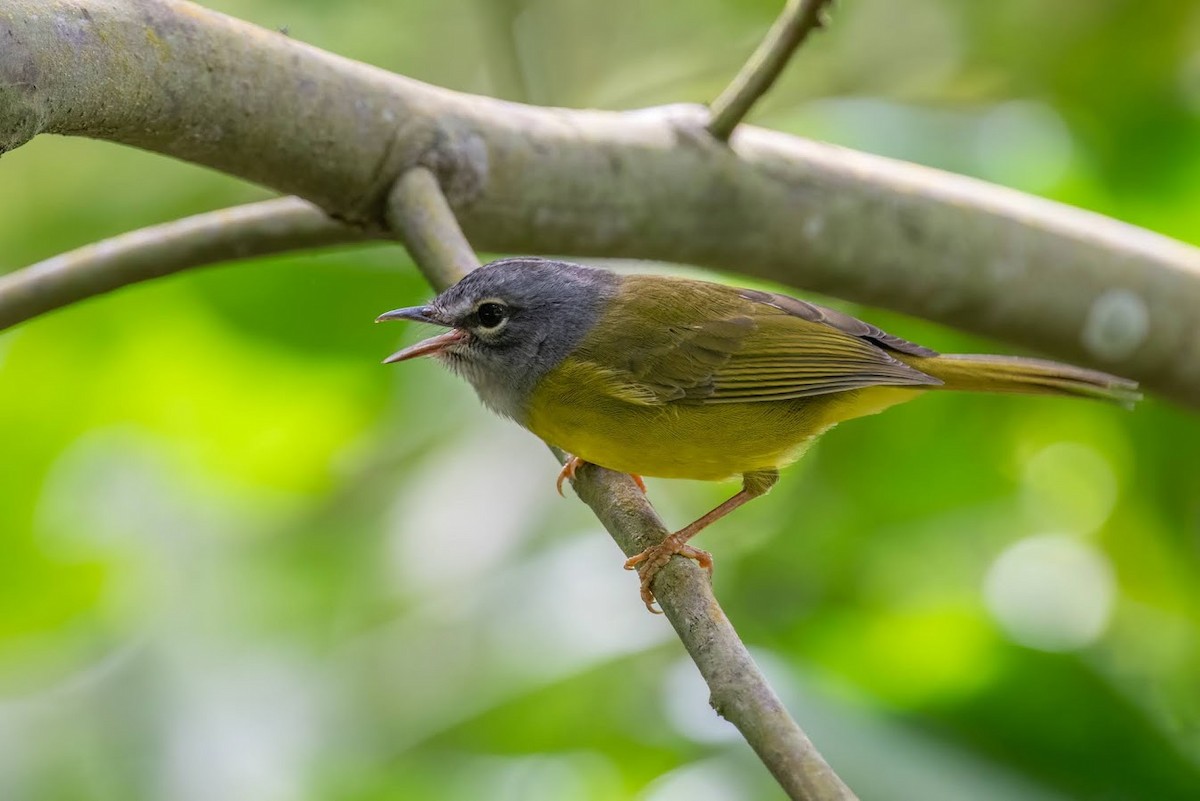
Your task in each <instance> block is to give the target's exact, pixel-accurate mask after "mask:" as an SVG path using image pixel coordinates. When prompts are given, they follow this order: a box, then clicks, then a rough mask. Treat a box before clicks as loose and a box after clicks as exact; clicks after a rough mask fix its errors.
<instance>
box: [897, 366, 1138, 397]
mask: <svg viewBox="0 0 1200 801" xmlns="http://www.w3.org/2000/svg"><path fill="white" fill-rule="evenodd" d="M901 358H903V360H904V361H905V362H907V363H908V364H910V365H911V366H913V367H915V368H917V369H918V370H920V371H921V372H923V373H926V374H928V375H931V376H933V377H934V378H937V379H940V380H941V381H942V382H943V386H942V387H931V389H958V390H967V391H972V392H1020V393H1025V394H1030V395H1073V396H1076V397H1083V398H1096V399H1098V400H1104V401H1111V402H1113V403H1117V404H1120V405H1121V406H1124V407H1126V408H1130V407H1132V406H1133V404H1134V403H1135V402H1137V401H1139V400H1141V399H1142V394H1141V393H1140V392H1138V385H1137V382H1136V381H1130V380H1128V379H1125V378H1119V377H1117V376H1115V375H1109V374H1108V373H1102V372H1100V371H1099V370H1087V369H1084V368H1082V367H1074V366H1072V365H1069V364H1060V363H1059V362H1051V361H1046V360H1044V359H1027V358H1023V357H1019V356H974V355H971V356H968V355H958V354H953V355H942V356H930V357H907V358H905V357H903V356H902V357H901Z"/></svg>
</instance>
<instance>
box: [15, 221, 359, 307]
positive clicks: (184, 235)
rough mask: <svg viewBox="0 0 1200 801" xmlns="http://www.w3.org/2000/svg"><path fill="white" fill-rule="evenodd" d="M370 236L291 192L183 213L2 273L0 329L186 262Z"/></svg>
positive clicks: (203, 262) (201, 263)
mask: <svg viewBox="0 0 1200 801" xmlns="http://www.w3.org/2000/svg"><path fill="white" fill-rule="evenodd" d="M370 236H371V234H369V233H367V232H366V231H361V230H357V229H354V228H351V227H349V226H347V225H344V224H342V223H339V222H338V221H337V220H333V219H331V218H330V217H329V216H328V215H327V214H325V212H323V211H321V210H320V209H319V208H317V207H316V206H314V205H312V204H311V203H308V202H306V201H303V200H300V199H299V198H294V197H288V198H277V199H275V200H267V201H263V202H261V203H250V204H247V205H245V206H235V207H233V208H229V209H222V210H220V211H213V212H208V213H206V214H198V215H196V216H194V217H185V218H184V219H182V220H175V221H173V222H169V223H164V224H163V225H155V226H151V227H149V228H143V229H140V230H137V231H131V232H130V233H127V234H122V235H120V236H116V237H113V238H112V239H105V240H103V241H101V242H94V243H92V244H90V245H85V246H83V247H81V248H79V249H77V250H72V251H69V252H67V253H62V254H60V255H58V256H54V257H52V258H49V259H46V260H45V261H42V262H38V263H37V264H34V265H31V266H29V267H26V268H25V269H23V270H18V271H17V272H13V273H9V274H7V275H0V331H2V330H4V329H5V328H8V327H9V326H12V325H16V324H17V323H20V322H23V321H25V320H28V319H30V318H31V317H35V316H37V315H39V314H43V313H45V312H48V311H51V310H53V309H57V308H60V307H62V306H66V305H68V304H71V303H75V302H76V301H80V300H84V299H86V298H90V297H94V296H96V295H100V294H103V293H105V292H109V291H111V290H113V289H117V288H119V287H123V286H128V285H129V284H136V283H139V282H141V281H149V280H150V279H152V278H160V277H162V276H164V275H171V274H172V273H177V272H179V271H181V270H187V269H189V268H192V267H203V266H205V265H209V264H213V263H215V262H221V261H229V260H232V259H246V258H250V257H253V256H265V255H267V254H270V253H281V252H284V251H289V250H305V249H309V248H315V247H324V246H328V245H340V244H345V243H350V242H362V241H365V240H367V239H368V238H370Z"/></svg>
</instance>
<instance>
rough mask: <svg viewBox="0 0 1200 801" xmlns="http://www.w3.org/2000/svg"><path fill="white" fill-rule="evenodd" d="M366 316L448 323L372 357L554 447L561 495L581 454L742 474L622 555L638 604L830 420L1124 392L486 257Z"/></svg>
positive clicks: (580, 272) (772, 308)
mask: <svg viewBox="0 0 1200 801" xmlns="http://www.w3.org/2000/svg"><path fill="white" fill-rule="evenodd" d="M378 319H379V321H382V320H415V321H417V322H423V323H431V324H433V325H439V326H444V327H446V328H448V329H449V330H448V331H446V332H445V333H442V334H439V335H438V336H435V337H432V338H430V339H426V340H425V341H423V342H420V343H418V344H416V345H413V346H412V347H410V348H406V349H404V350H401V351H399V352H397V353H395V354H393V355H391V356H389V357H388V358H387V359H385V360H384V361H385V363H389V364H390V363H392V362H401V361H404V360H406V359H412V358H414V357H417V356H434V357H436V358H437V359H438V360H439V361H441V362H442V363H443V364H445V365H446V366H447V367H449V368H450V369H451V370H453V371H454V372H456V373H458V374H459V375H461V376H462V377H463V378H465V379H467V381H469V382H470V383H471V385H472V386H474V387H475V391H476V392H478V393H479V397H480V399H481V400H482V401H483V403H484V404H485V405H487V406H488V407H490V408H491V409H492V410H494V411H496V412H498V413H499V414H501V415H503V416H505V417H510V418H512V419H513V420H515V421H516V422H518V423H520V424H521V425H522V426H524V427H525V428H527V429H529V430H530V431H532V432H533V433H534V434H536V435H537V436H539V437H541V438H542V439H543V440H544V441H546V442H547V443H549V444H550V445H554V446H557V447H558V448H561V449H562V450H564V451H566V452H567V453H569V454H571V457H570V458H569V459H568V461H567V463H566V465H565V466H564V467H563V469H562V472H561V473H560V474H559V479H558V482H559V491H560V492H561V491H562V481H563V479H564V478H574V473H575V470H576V469H577V468H578V467H579V466H580V465H582V464H585V463H588V462H590V463H592V464H596V465H600V466H602V467H606V468H609V469H610V470H617V471H620V472H623V473H629V474H631V475H633V476H634V478H635V480H637V481H638V483H639V484H641V479H640V476H656V477H660V478H690V479H700V480H705V481H718V480H722V479H728V478H731V477H735V476H741V478H742V489H741V491H740V492H738V493H737V494H736V495H734V496H733V497H732V498H730V499H729V500H727V501H725V502H724V503H722V504H721V505H720V506H718V507H716V508H715V509H713V510H712V511H710V512H709V513H708V514H706V515H704V516H702V517H700V518H699V519H697V520H696V521H695V522H693V523H691V524H690V525H688V526H685V527H684V528H682V529H680V530H679V531H676V532H675V533H673V534H671V535H669V536H668V537H667V538H666V539H664V540H663V541H662V542H661V543H660V544H658V545H656V546H654V547H651V548H648V549H646V550H645V551H643V552H642V553H640V554H638V555H637V556H634V557H632V558H631V559H629V560H628V561H627V562H626V563H625V567H626V569H634V568H636V569H637V571H638V574H639V576H640V578H641V595H642V600H643V601H644V602H645V603H646V607H647V608H648V609H650V610H651V611H652V612H654V611H657V610H656V609H654V607H653V601H654V595H653V593H652V591H651V582H652V581H653V579H654V576H655V574H656V573H657V572H658V571H659V570H660V569H661V568H662V567H663V566H664V565H665V564H666V563H667V562H668V561H669V560H670V558H671V557H672V556H673V555H675V554H679V555H681V556H684V557H687V558H690V559H694V560H696V561H697V562H698V563H699V564H700V565H701V566H702V567H704V568H706V569H707V570H709V571H710V572H711V570H712V557H711V556H710V555H709V554H708V553H706V552H705V551H701V550H699V549H698V548H694V547H692V546H691V545H689V544H688V540H689V539H691V538H692V537H693V536H694V535H695V534H696V533H697V532H699V531H700V530H701V529H703V528H704V527H705V526H708V525H709V524H710V523H712V522H714V521H715V520H718V519H720V518H721V517H724V516H725V515H727V514H728V513H729V512H731V511H733V510H734V509H736V508H737V507H739V506H741V505H742V504H744V503H746V502H747V501H749V500H750V499H752V498H755V497H758V496H759V495H762V494H763V493H765V492H767V490H769V489H770V488H771V486H772V485H774V484H775V482H776V481H777V480H778V479H779V469H780V468H781V467H783V466H785V465H787V464H790V463H791V462H793V461H795V460H796V459H798V458H800V456H801V455H802V454H803V453H804V450H805V449H806V448H807V447H808V446H809V445H810V444H811V443H812V442H813V440H814V439H816V438H817V437H818V436H820V435H821V434H822V433H824V432H825V431H828V430H829V429H830V428H832V427H833V426H834V425H836V424H837V423H840V422H842V421H844V420H850V419H853V418H855V417H862V416H864V415H869V414H875V413H876V412H880V411H883V410H884V409H886V408H888V407H890V406H894V405H895V404H897V403H901V402H903V401H906V400H910V399H912V398H915V397H917V396H918V395H920V394H921V393H923V392H925V391H927V390H943V389H957V390H973V391H980V392H1021V393H1030V394H1045V395H1075V396H1081V397H1087V398H1098V399H1101V400H1109V401H1115V402H1117V403H1120V404H1124V405H1126V406H1128V405H1130V404H1132V403H1133V402H1134V401H1135V400H1138V399H1139V398H1140V395H1139V394H1138V392H1137V384H1136V383H1135V382H1133V381H1128V380H1126V379H1123V378H1118V377H1116V376H1111V375H1107V374H1105V373H1101V372H1097V371H1095V370H1085V369H1082V368H1079V367H1072V366H1070V365H1066V364H1058V363H1055V362H1050V361H1043V360H1040V359H1026V358H1018V357H1012V356H961V355H940V354H938V353H936V352H935V351H932V350H930V349H929V348H924V347H921V346H920V345H916V344H913V343H912V342H908V341H907V340H904V339H901V338H900V337H896V336H892V335H891V334H886V333H884V332H883V331H881V330H880V329H878V328H876V327H875V326H873V325H870V324H869V323H865V322H863V321H861V320H858V319H855V318H854V317H851V316H849V315H847V314H843V313H841V312H838V311H834V310H833V309H827V308H823V307H821V306H817V305H814V304H812V303H807V302H805V301H803V300H797V299H796V298H792V297H788V296H787V295H779V294H774V293H771V292H763V291H760V290H757V289H738V288H736V287H731V286H725V285H723V284H715V283H709V282H707V281H696V280H690V279H685V278H675V277H665V276H657V275H618V274H616V273H612V272H609V271H607V270H600V269H595V268H592V267H584V266H582V265H578V264H570V263H567V262H562V261H552V260H548V259H535V258H512V259H502V260H500V261H496V262H492V263H491V264H488V265H485V266H483V267H480V268H479V269H477V270H475V271H474V272H472V273H470V274H468V275H467V276H466V277H465V278H463V279H462V280H461V281H459V282H458V283H457V284H455V285H454V286H452V287H450V288H449V289H447V290H446V291H444V292H442V293H441V294H440V295H438V296H437V297H436V298H434V299H433V300H432V301H430V302H429V304H428V305H426V306H418V307H414V308H408V309H396V310H395V311H390V312H387V313H385V314H382V315H380V317H379V318H378ZM642 486H643V490H644V485H642Z"/></svg>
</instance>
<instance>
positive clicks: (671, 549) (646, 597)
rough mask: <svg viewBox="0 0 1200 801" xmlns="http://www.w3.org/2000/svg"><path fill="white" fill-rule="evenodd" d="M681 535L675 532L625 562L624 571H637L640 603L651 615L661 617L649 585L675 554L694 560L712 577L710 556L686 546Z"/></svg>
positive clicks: (706, 552)
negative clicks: (639, 585) (639, 581)
mask: <svg viewBox="0 0 1200 801" xmlns="http://www.w3.org/2000/svg"><path fill="white" fill-rule="evenodd" d="M682 533H683V532H676V533H675V534H672V535H671V536H669V537H667V538H666V539H665V540H663V541H662V542H660V543H659V544H658V545H654V546H652V547H650V548H647V549H646V550H644V551H642V552H641V553H639V554H637V555H636V556H631V557H629V558H628V559H626V560H625V569H626V570H636V571H637V574H638V578H639V579H640V580H641V588H640V589H641V596H642V603H644V604H645V605H646V609H648V610H650V612H651V613H653V614H656V615H661V614H662V610H660V609H656V608H655V606H654V591H653V590H651V589H650V584H651V582H653V581H654V577H655V576H657V575H658V571H660V570H662V569H663V568H664V567H665V566H666V564H667V562H669V561H671V557H672V556H674V555H675V554H679V555H680V556H682V557H684V558H685V559H692V560H694V561H695V562H696V564H698V565H700V567H702V568H704V569H705V570H706V571H708V575H709V577H711V576H712V572H713V559H712V554H710V553H709V552H708V551H702V550H700V549H699V548H695V547H693V546H691V545H688V544H687V543H686V539H687V538H686V537H682V538H681V537H680V536H679V535H680V534H682Z"/></svg>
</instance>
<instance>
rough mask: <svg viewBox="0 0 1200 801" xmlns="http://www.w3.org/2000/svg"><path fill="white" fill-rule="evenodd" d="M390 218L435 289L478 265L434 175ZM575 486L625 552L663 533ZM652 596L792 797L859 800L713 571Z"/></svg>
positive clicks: (719, 701) (675, 564)
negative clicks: (743, 632)
mask: <svg viewBox="0 0 1200 801" xmlns="http://www.w3.org/2000/svg"><path fill="white" fill-rule="evenodd" d="M387 218H388V221H389V223H390V224H391V225H392V226H393V230H394V231H396V232H397V233H398V234H400V235H401V238H403V239H404V241H405V244H406V246H407V247H408V249H409V252H410V253H411V254H412V257H413V260H414V261H415V262H416V263H417V267H418V268H419V269H420V270H421V272H422V273H423V274H424V275H425V277H426V279H428V280H429V283H430V284H432V285H433V287H434V288H435V289H437V290H438V291H441V290H443V289H445V288H446V287H448V286H450V285H451V284H453V283H455V282H456V281H457V280H458V279H459V278H461V277H462V276H463V275H465V274H466V273H467V272H468V271H470V270H471V269H473V268H474V267H477V266H478V264H479V262H478V260H477V259H476V257H475V254H474V251H472V250H471V246H470V244H469V243H468V242H467V238H466V237H465V236H464V235H463V232H462V230H461V229H460V228H459V226H458V222H457V220H456V219H455V216H454V212H453V211H452V210H451V209H450V206H449V204H448V203H447V202H446V197H445V195H444V193H443V192H442V190H441V188H440V187H439V185H438V183H437V180H436V179H435V178H434V176H433V174H432V173H430V172H429V171H428V170H425V169H423V168H421V167H417V168H415V169H414V170H411V171H410V172H408V173H405V174H404V175H402V176H401V177H400V179H399V180H398V181H397V182H396V186H395V188H394V189H393V190H392V192H391V194H390V197H389V201H388V208H387ZM555 456H557V457H558V460H559V462H560V463H561V462H562V461H563V460H564V455H563V454H562V453H561V452H559V451H557V450H556V451H555ZM572 483H573V484H574V487H575V491H576V493H577V494H578V495H579V497H580V498H581V499H582V500H583V501H584V503H586V504H587V505H588V506H589V507H591V509H592V511H593V512H595V514H596V517H598V518H599V519H600V522H601V523H602V524H603V525H604V527H605V528H606V529H607V530H608V532H609V534H610V535H612V538H613V539H614V540H615V541H616V543H617V545H619V546H620V548H621V550H622V551H624V552H625V554H626V556H633V555H634V554H636V553H640V552H641V551H643V550H644V549H645V548H647V547H649V546H651V545H654V544H656V543H659V542H662V540H663V538H664V537H666V536H667V534H668V532H667V530H666V529H665V528H664V527H663V524H662V521H661V520H659V518H658V515H657V514H656V513H655V512H654V509H653V508H652V507H651V506H650V504H649V502H648V501H647V500H646V497H645V495H644V494H643V493H642V491H641V490H639V489H638V488H637V485H635V484H634V483H633V480H632V479H631V478H630V477H629V476H627V475H625V474H623V473H615V472H613V471H611V470H604V469H602V468H598V467H595V466H593V465H588V466H587V467H585V468H583V469H581V470H580V471H579V472H578V473H577V474H576V477H575V478H574V479H573V481H572ZM614 567H615V563H614ZM654 595H655V597H656V598H657V599H658V602H659V605H660V606H661V607H662V609H663V612H664V613H665V614H666V616H667V619H668V620H670V621H671V625H672V626H674V627H675V631H676V632H677V633H678V634H679V638H680V639H681V640H682V641H683V644H684V647H686V648H687V651H688V653H689V654H691V656H692V659H693V660H694V661H695V663H696V666H697V667H698V668H699V669H700V673H701V675H702V676H703V677H704V680H705V681H706V682H707V683H708V687H709V691H710V701H711V703H712V705H713V708H714V709H716V710H717V712H718V713H719V714H720V715H722V716H723V717H724V718H726V719H727V720H728V721H729V722H731V723H732V724H733V725H734V726H736V727H737V728H738V731H740V732H741V733H742V736H743V737H745V738H746V741H747V742H748V743H749V744H750V746H751V747H752V748H753V749H754V751H755V753H757V754H758V756H759V758H760V759H761V760H762V761H763V764H765V765H766V766H767V768H768V769H769V770H770V771H771V773H772V774H773V775H774V776H775V778H776V780H777V781H778V782H779V784H780V785H781V786H782V787H783V789H784V790H785V791H786V792H787V794H788V797H789V798H792V799H795V800H796V801H851V800H852V799H854V797H855V796H854V794H853V793H851V792H850V790H849V789H848V788H847V787H846V785H845V784H843V783H842V781H841V779H839V778H838V776H837V774H835V773H834V772H833V769H832V768H830V767H829V765H828V763H826V762H825V760H824V759H823V758H822V757H821V755H820V753H818V752H817V749H816V748H815V747H814V746H813V744H812V742H811V741H810V740H809V739H808V737H806V736H805V734H804V732H803V731H802V730H801V729H800V727H799V726H798V725H797V724H796V722H795V721H794V720H792V718H791V716H790V715H789V714H788V711H787V709H786V708H785V707H784V705H783V703H782V702H780V700H779V697H778V696H777V695H776V694H775V691H774V690H772V689H771V686H770V685H769V684H768V683H767V679H766V677H765V676H764V675H763V674H762V671H760V670H759V669H758V666H757V665H755V664H754V660H753V659H752V658H751V657H750V654H749V652H748V651H747V650H746V646H745V645H743V644H742V641H741V639H739V637H738V635H737V632H736V631H734V628H733V625H732V624H731V623H730V622H729V619H728V618H726V617H725V613H724V612H723V611H721V607H720V605H718V603H717V599H716V598H715V597H714V596H713V593H712V586H711V585H710V584H709V581H708V576H707V574H706V573H705V572H704V571H703V570H701V569H700V568H698V567H697V566H696V565H695V564H694V563H692V562H691V561H689V560H687V559H682V558H675V559H672V560H671V561H670V562H669V563H668V564H667V566H666V567H665V568H664V569H663V570H662V571H661V572H660V573H659V575H658V577H656V578H655V580H654Z"/></svg>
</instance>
